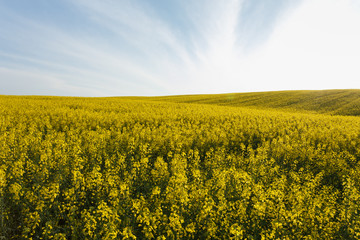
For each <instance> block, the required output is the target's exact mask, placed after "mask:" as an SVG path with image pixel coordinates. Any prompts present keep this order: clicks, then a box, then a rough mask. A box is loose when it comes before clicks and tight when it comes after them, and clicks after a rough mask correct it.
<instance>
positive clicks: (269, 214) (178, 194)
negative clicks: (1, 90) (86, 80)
mask: <svg viewBox="0 0 360 240" xmlns="http://www.w3.org/2000/svg"><path fill="white" fill-rule="evenodd" d="M184 98H185V97H182V98H179V99H180V100H181V99H184ZM228 98H230V99H231V96H227V99H228ZM179 99H178V102H174V101H173V100H172V101H170V100H169V99H166V98H163V99H161V98H70V97H39V96H33V97H32V96H27V97H25V96H0V197H1V198H0V218H1V219H0V239H59V240H60V239H360V204H359V202H360V192H359V190H360V162H359V160H360V148H359V145H360V118H358V117H355V116H334V115H325V114H319V113H316V114H312V113H307V112H296V111H289V112H286V111H284V110H276V109H256V108H254V107H251V108H250V107H241V104H238V105H237V107H234V106H219V105H224V104H210V103H209V102H208V103H206V104H202V103H200V104H199V103H196V104H195V101H193V102H192V103H185V102H184V101H182V102H179ZM295 109H296V108H295ZM310 110H314V109H310ZM342 110H343V109H342ZM329 111H330V110H329ZM332 113H333V112H332ZM345 115H346V114H345ZM354 115H355V114H354Z"/></svg>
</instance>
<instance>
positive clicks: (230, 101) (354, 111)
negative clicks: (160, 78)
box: [149, 89, 360, 116]
mask: <svg viewBox="0 0 360 240" xmlns="http://www.w3.org/2000/svg"><path fill="white" fill-rule="evenodd" d="M149 99H150V100H157V101H168V102H177V103H198V104H215V105H221V106H236V107H252V108H260V109H265V108H271V109H273V108H275V109H278V110H286V111H302V112H313V113H323V114H331V115H351V116H358V115H360V90H358V89H356V90H355V89H354V90H350V89H348V90H302V91H273V92H252V93H228V94H206V95H178V96H165V97H150V98H149Z"/></svg>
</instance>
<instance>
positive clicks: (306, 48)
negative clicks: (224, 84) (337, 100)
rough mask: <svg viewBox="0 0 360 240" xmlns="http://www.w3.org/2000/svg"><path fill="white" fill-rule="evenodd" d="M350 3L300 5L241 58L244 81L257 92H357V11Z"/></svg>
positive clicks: (333, 0)
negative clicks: (259, 45)
mask: <svg viewBox="0 0 360 240" xmlns="http://www.w3.org/2000/svg"><path fill="white" fill-rule="evenodd" d="M352 3H353V1H350V0H306V1H304V2H303V4H302V5H300V7H299V8H298V9H296V10H295V11H294V12H293V13H292V14H291V15H289V16H287V18H286V19H284V20H283V21H282V22H281V24H279V25H278V26H277V27H276V29H275V31H274V33H273V35H272V37H271V39H270V40H269V41H268V42H267V44H266V45H265V46H264V47H263V48H261V49H260V50H259V51H258V52H257V53H256V54H254V55H253V56H251V57H250V58H249V59H246V62H245V63H244V64H243V65H242V67H243V68H244V70H245V72H244V73H243V74H244V75H245V76H244V77H246V78H247V79H248V81H250V83H251V85H253V83H258V84H262V86H261V87H260V89H259V90H261V89H263V90H276V89H329V88H360V68H359V67H358V63H359V62H360V45H359V42H360V11H359V8H354V6H353V4H352ZM249 85H250V84H249Z"/></svg>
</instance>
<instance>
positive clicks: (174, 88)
mask: <svg viewBox="0 0 360 240" xmlns="http://www.w3.org/2000/svg"><path fill="white" fill-rule="evenodd" d="M359 42H360V3H359V1H358V0H289V1H288V0H279V1H267V0H259V1H251V0H243V1H241V0H229V1H215V0H199V1H190V0H186V1H183V0H172V1H167V0H159V1H145V0H134V1H126V0H121V1H110V0H103V1H100V0H74V1H70V0H63V1H41V0H34V1H27V0H18V1H5V0H0V94H7V95H12V94H15V95H58V96H130V95H132V96H133V95H136V96H156V95H173V94H196V93H225V92H254V91H272V90H306V89H348V88H353V89H356V88H360V81H359V80H360V68H359V66H358V63H359V62H360V44H359Z"/></svg>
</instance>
